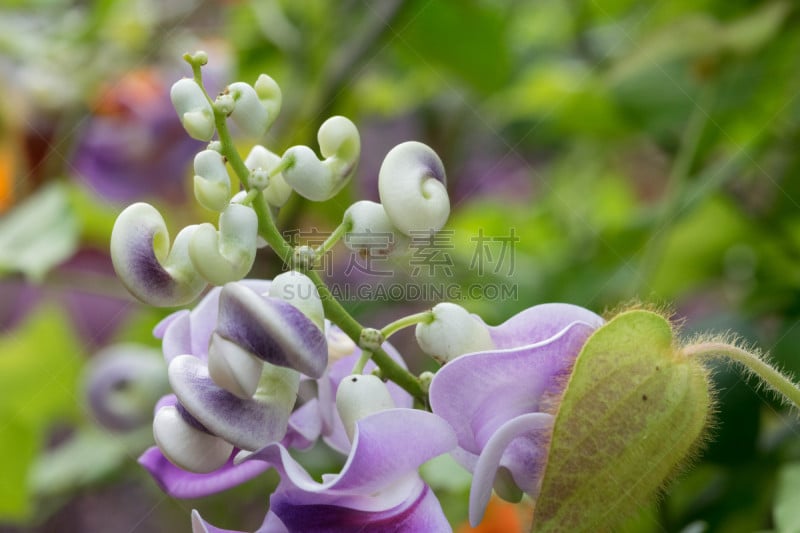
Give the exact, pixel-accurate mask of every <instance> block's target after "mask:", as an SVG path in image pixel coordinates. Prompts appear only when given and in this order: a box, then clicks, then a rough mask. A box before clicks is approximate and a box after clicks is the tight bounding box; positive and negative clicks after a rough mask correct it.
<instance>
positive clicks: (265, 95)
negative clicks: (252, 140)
mask: <svg viewBox="0 0 800 533" xmlns="http://www.w3.org/2000/svg"><path fill="white" fill-rule="evenodd" d="M228 94H229V95H230V96H231V97H232V98H233V100H234V101H235V102H236V105H235V107H234V108H233V112H232V113H231V114H230V117H231V120H233V122H234V123H236V125H237V126H239V127H240V128H241V129H242V131H244V132H245V133H246V134H247V135H250V136H252V137H261V136H263V135H264V134H265V133H266V132H267V130H268V129H269V127H270V126H271V125H272V123H273V122H274V121H275V118H276V117H277V116H278V113H279V112H280V109H281V90H280V88H279V87H278V84H277V83H275V80H273V79H272V78H270V77H269V76H267V75H266V74H262V75H260V76H259V77H258V80H256V84H255V87H252V86H250V85H249V84H247V83H244V82H241V81H240V82H236V83H232V84H230V85H229V86H228Z"/></svg>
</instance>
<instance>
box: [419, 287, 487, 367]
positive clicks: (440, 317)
mask: <svg viewBox="0 0 800 533" xmlns="http://www.w3.org/2000/svg"><path fill="white" fill-rule="evenodd" d="M431 311H432V312H433V321H432V322H429V323H425V322H420V323H419V324H417V328H416V336H417V343H418V344H419V347H420V348H421V349H422V351H423V352H425V353H426V354H428V355H430V356H431V357H433V358H434V359H436V360H437V361H439V362H440V363H442V364H445V363H447V362H449V361H452V360H453V359H455V358H456V357H458V356H460V355H464V354H466V353H472V352H482V351H484V350H490V349H492V348H494V343H493V342H492V338H491V337H490V336H489V329H488V328H487V327H486V324H484V323H483V321H481V320H480V319H479V318H477V317H476V316H475V315H471V314H470V313H469V312H468V311H467V310H466V309H464V308H463V307H461V306H460V305H456V304H453V303H447V302H444V303H440V304H437V305H436V306H434V308H433V309H432V310H431Z"/></svg>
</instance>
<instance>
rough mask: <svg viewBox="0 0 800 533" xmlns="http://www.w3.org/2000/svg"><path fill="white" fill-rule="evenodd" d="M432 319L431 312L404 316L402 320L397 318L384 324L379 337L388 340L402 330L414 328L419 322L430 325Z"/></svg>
mask: <svg viewBox="0 0 800 533" xmlns="http://www.w3.org/2000/svg"><path fill="white" fill-rule="evenodd" d="M433 318H434V317H433V311H423V312H421V313H415V314H413V315H408V316H404V317H403V318H399V319H397V320H395V321H394V322H390V323H389V324H386V325H385V326H384V327H383V329H382V330H381V335H383V338H384V339H388V338H389V337H390V336H392V335H394V334H395V333H397V332H398V331H400V330H401V329H403V328H407V327H409V326H414V325H416V324H419V323H420V322H424V323H426V324H430V323H431V322H433Z"/></svg>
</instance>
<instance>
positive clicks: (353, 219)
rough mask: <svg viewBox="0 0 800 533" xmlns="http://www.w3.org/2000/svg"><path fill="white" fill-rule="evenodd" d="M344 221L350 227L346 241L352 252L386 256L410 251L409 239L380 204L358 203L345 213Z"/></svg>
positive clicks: (367, 201)
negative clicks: (372, 252) (364, 251)
mask: <svg viewBox="0 0 800 533" xmlns="http://www.w3.org/2000/svg"><path fill="white" fill-rule="evenodd" d="M343 221H344V223H345V224H348V225H349V226H350V231H349V232H348V235H347V236H346V237H345V240H344V244H345V246H347V247H348V248H349V249H350V250H353V251H359V250H367V251H377V252H379V253H383V254H385V255H390V254H393V253H402V252H404V251H406V250H408V243H409V239H408V237H406V236H405V235H404V234H402V233H400V231H398V230H397V228H396V227H395V226H394V224H392V221H391V220H389V217H388V216H387V215H386V210H385V209H384V208H383V206H382V205H381V204H379V203H376V202H370V201H369V200H362V201H360V202H356V203H354V204H353V205H351V206H350V207H349V208H347V211H345V212H344V217H343Z"/></svg>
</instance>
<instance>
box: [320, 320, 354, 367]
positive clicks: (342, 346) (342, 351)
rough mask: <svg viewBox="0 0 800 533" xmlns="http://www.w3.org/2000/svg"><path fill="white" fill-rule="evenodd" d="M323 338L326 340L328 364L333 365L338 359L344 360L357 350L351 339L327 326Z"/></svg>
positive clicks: (342, 332)
mask: <svg viewBox="0 0 800 533" xmlns="http://www.w3.org/2000/svg"><path fill="white" fill-rule="evenodd" d="M325 337H326V338H327V340H328V361H329V364H333V363H335V362H336V361H338V360H339V359H344V358H345V357H348V356H350V355H353V353H355V350H356V348H357V346H356V343H355V342H353V339H351V338H350V337H348V336H347V334H346V333H345V332H344V331H342V330H340V329H338V328H333V327H331V326H328V328H327V331H326V332H325Z"/></svg>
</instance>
